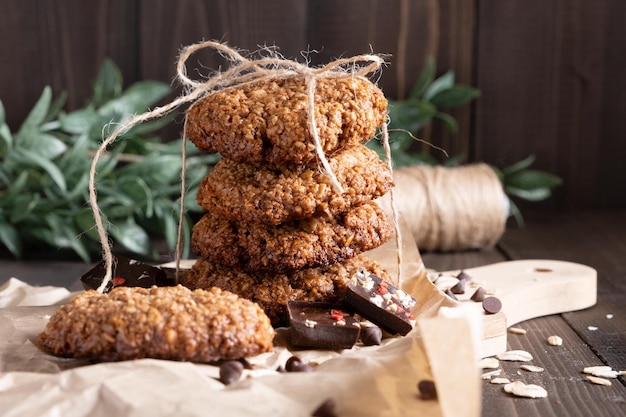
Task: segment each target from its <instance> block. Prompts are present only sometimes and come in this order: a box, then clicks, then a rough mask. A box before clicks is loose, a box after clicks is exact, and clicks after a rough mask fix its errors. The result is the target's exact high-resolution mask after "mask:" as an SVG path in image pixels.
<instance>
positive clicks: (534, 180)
mask: <svg viewBox="0 0 626 417" xmlns="http://www.w3.org/2000/svg"><path fill="white" fill-rule="evenodd" d="M562 182H563V181H562V180H561V178H559V177H557V176H556V175H554V174H550V173H548V172H544V171H539V170H533V169H527V170H524V171H518V172H516V173H514V174H511V175H509V176H507V177H506V179H505V183H506V185H509V186H511V187H515V188H519V189H522V190H529V191H530V190H534V189H536V188H548V189H550V188H554V187H557V186H559V185H561V184H562Z"/></svg>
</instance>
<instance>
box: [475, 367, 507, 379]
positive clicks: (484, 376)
mask: <svg viewBox="0 0 626 417" xmlns="http://www.w3.org/2000/svg"><path fill="white" fill-rule="evenodd" d="M501 373H502V369H496V370H495V371H489V372H485V373H484V374H482V375H481V376H480V377H481V378H482V379H491V377H492V376H498V375H500V374H501Z"/></svg>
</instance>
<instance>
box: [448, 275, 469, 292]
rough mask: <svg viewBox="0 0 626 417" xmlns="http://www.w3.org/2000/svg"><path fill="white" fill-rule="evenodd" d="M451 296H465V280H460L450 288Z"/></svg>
mask: <svg viewBox="0 0 626 417" xmlns="http://www.w3.org/2000/svg"><path fill="white" fill-rule="evenodd" d="M450 291H451V292H452V294H465V280H464V279H461V280H459V282H457V283H456V285H455V286H453V287H452V288H450Z"/></svg>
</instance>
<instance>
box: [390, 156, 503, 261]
mask: <svg viewBox="0 0 626 417" xmlns="http://www.w3.org/2000/svg"><path fill="white" fill-rule="evenodd" d="M394 179H395V181H396V187H395V191H396V196H397V199H396V201H397V203H396V204H397V210H398V211H399V212H400V213H401V215H402V216H403V217H404V219H405V220H406V222H407V224H408V225H409V228H410V229H411V233H412V234H413V238H414V239H415V242H416V243H417V246H418V247H419V248H420V249H423V250H440V251H455V250H465V249H480V248H487V247H491V246H493V245H495V244H496V243H497V242H498V240H499V239H500V237H501V236H502V234H503V233H504V230H505V226H506V218H507V215H508V199H507V197H506V195H505V194H504V191H503V190H502V185H501V183H500V180H499V179H498V177H497V176H496V174H495V173H494V172H493V170H492V169H491V168H490V167H489V166H488V165H486V164H472V165H465V166H459V167H451V168H444V167H441V166H436V167H433V166H424V165H417V166H411V167H402V168H397V169H396V170H395V171H394Z"/></svg>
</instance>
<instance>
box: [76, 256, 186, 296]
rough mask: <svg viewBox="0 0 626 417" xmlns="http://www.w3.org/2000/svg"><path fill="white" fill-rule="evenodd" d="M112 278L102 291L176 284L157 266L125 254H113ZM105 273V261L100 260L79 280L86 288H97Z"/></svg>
mask: <svg viewBox="0 0 626 417" xmlns="http://www.w3.org/2000/svg"><path fill="white" fill-rule="evenodd" d="M112 273H113V279H112V280H111V281H109V283H108V284H107V286H106V288H105V289H104V292H109V291H111V290H112V289H113V288H114V287H120V286H125V287H143V288H150V287H152V286H153V285H156V286H158V287H168V286H173V285H176V283H175V282H174V279H173V277H168V276H167V274H166V273H165V272H164V271H163V270H162V269H161V268H159V267H156V266H152V265H148V264H146V263H143V262H140V261H137V260H135V259H130V258H127V257H125V256H119V255H117V256H115V257H114V259H113V270H112ZM105 275H106V263H105V261H104V260H102V261H100V262H99V263H98V264H96V266H94V267H93V268H92V269H90V270H89V271H87V272H85V273H84V274H83V276H82V277H80V280H81V281H82V283H83V287H84V288H85V289H86V290H90V289H92V290H97V289H98V288H99V287H100V285H101V284H102V280H103V279H104V276H105Z"/></svg>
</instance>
